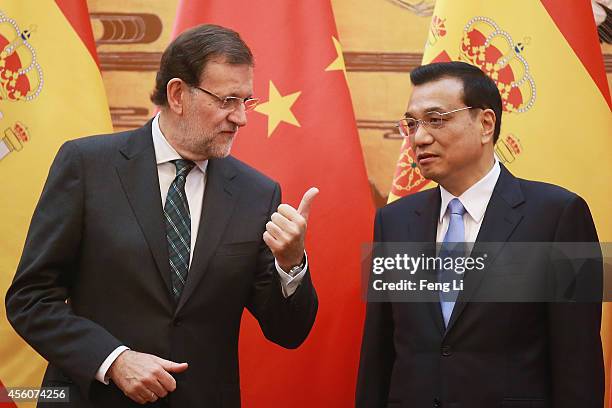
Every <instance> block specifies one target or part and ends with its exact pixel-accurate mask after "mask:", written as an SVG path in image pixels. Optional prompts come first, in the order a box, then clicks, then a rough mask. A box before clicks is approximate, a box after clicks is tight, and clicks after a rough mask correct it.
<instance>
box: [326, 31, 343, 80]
mask: <svg viewBox="0 0 612 408" xmlns="http://www.w3.org/2000/svg"><path fill="white" fill-rule="evenodd" d="M332 41H333V42H334V48H335V49H336V59H335V60H333V61H332V63H331V64H329V65H328V66H327V68H325V71H342V72H343V73H344V79H346V66H345V65H344V55H343V54H342V46H341V45H340V41H338V40H337V39H336V37H333V36H332Z"/></svg>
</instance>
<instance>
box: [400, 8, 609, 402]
mask: <svg viewBox="0 0 612 408" xmlns="http://www.w3.org/2000/svg"><path fill="white" fill-rule="evenodd" d="M450 60H459V61H464V62H467V63H470V64H473V65H476V66H478V67H479V68H480V69H482V70H483V71H484V72H485V73H487V74H488V75H489V76H490V77H491V78H492V79H493V80H494V81H495V83H496V84H497V86H498V88H499V90H500V93H501V96H502V102H503V110H504V113H503V121H502V128H501V134H500V137H499V140H498V142H497V145H496V148H495V153H496V155H497V157H498V158H499V160H500V161H501V162H502V163H504V164H505V165H506V166H507V167H508V168H509V169H510V171H512V172H513V173H514V174H515V175H517V176H519V177H523V178H528V179H534V180H540V181H546V182H550V183H554V184H558V185H561V186H563V187H565V188H567V189H569V190H571V191H574V192H576V193H577V194H579V195H581V196H582V197H583V198H584V199H585V200H586V201H587V202H588V204H589V207H590V209H591V212H592V214H593V218H594V220H595V224H596V226H597V231H598V234H599V238H600V241H601V242H610V241H611V240H612V217H611V216H610V197H612V183H610V175H611V174H612V160H611V159H612V157H611V154H612V138H611V137H610V135H611V130H612V115H610V107H611V102H610V93H609V88H608V82H607V78H606V73H605V69H604V64H603V58H602V54H601V48H600V45H599V42H598V38H597V29H596V26H595V21H594V18H593V11H592V9H591V2H590V1H588V0H578V1H573V0H539V1H534V0H516V1H497V2H491V1H488V2H487V1H480V0H466V1H461V2H459V1H454V0H438V1H437V2H436V6H435V10H434V15H433V17H432V20H431V26H430V30H429V35H428V38H427V44H426V47H425V52H424V55H423V64H427V63H430V62H437V61H450ZM432 184H433V182H430V181H429V180H426V179H424V178H423V177H422V176H421V174H420V173H419V170H418V168H417V167H416V164H415V161H414V156H413V153H412V151H411V149H410V148H409V146H408V145H407V144H406V143H404V145H403V146H402V149H401V153H400V158H399V160H398V163H397V167H396V172H395V176H394V180H393V185H392V188H391V194H390V197H389V199H390V201H393V200H395V199H397V198H399V197H402V196H404V195H407V194H410V193H413V192H416V191H419V190H421V189H423V188H427V187H429V186H431V185H432ZM609 306H610V305H609V304H607V303H606V304H605V305H604V319H603V323H602V341H603V347H604V356H605V366H606V373H607V384H610V375H609V372H610V361H611V360H610V359H611V356H612V308H609ZM608 398H609V397H608Z"/></svg>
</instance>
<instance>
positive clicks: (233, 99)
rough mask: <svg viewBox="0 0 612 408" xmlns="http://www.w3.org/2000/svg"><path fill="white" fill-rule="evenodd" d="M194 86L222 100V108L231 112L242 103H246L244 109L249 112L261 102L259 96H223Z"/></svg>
mask: <svg viewBox="0 0 612 408" xmlns="http://www.w3.org/2000/svg"><path fill="white" fill-rule="evenodd" d="M193 88H195V89H197V90H200V91H202V92H204V93H205V94H208V95H210V96H212V97H214V98H216V99H217V100H218V101H219V102H221V109H225V110H227V111H230V112H233V111H235V110H236V109H238V107H239V106H240V104H244V110H245V111H246V112H248V111H251V110H253V109H255V107H256V106H257V104H258V103H259V99H257V98H239V97H237V96H226V97H224V98H222V97H220V96H219V95H217V94H216V93H214V92H211V91H209V90H206V89H204V88H200V87H199V86H194V87H193Z"/></svg>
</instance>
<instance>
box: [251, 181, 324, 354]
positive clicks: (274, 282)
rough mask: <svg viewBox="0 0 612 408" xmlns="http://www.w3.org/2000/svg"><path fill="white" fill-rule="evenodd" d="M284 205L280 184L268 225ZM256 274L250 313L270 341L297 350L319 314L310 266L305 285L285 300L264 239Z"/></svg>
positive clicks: (272, 257)
mask: <svg viewBox="0 0 612 408" xmlns="http://www.w3.org/2000/svg"><path fill="white" fill-rule="evenodd" d="M280 203H281V190H280V186H279V185H278V184H276V186H275V188H274V192H273V194H272V199H271V201H270V205H269V207H268V214H267V219H266V222H267V220H268V219H270V216H271V215H272V214H273V213H274V211H276V208H278V206H279V204H280ZM264 225H265V222H264ZM262 234H263V231H262ZM255 273H256V277H255V281H254V284H253V288H252V291H251V296H250V299H249V302H248V304H247V308H248V310H249V311H250V312H251V314H253V316H254V317H255V318H256V319H257V321H258V322H259V326H260V327H261V329H262V331H263V333H264V336H265V337H266V338H267V339H268V340H270V341H272V342H274V343H276V344H278V345H280V346H282V347H285V348H290V349H292V348H297V347H298V346H299V345H300V344H302V343H303V342H304V340H306V337H307V336H308V333H310V329H311V328H312V326H313V324H314V321H315V317H316V315H317V308H318V300H317V294H316V291H315V288H314V286H313V284H312V280H311V278H310V269H309V267H306V271H305V272H304V274H303V277H302V279H301V282H300V284H299V286H297V288H296V289H295V291H294V292H293V294H291V295H290V296H288V297H285V296H284V295H283V291H282V288H281V283H280V278H279V274H278V272H277V271H276V266H275V261H274V256H273V255H272V252H271V251H270V248H268V246H267V245H266V243H265V242H264V241H263V236H262V239H261V242H260V247H259V255H258V259H257V265H256V272H255Z"/></svg>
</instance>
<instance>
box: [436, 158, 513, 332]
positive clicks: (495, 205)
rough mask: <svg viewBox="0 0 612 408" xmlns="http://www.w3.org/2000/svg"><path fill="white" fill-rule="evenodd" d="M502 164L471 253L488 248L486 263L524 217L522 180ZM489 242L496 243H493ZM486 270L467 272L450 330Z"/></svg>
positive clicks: (495, 254)
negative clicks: (520, 181) (522, 211)
mask: <svg viewBox="0 0 612 408" xmlns="http://www.w3.org/2000/svg"><path fill="white" fill-rule="evenodd" d="M500 166H501V172H500V175H499V179H498V180H497V184H496V185H495V189H494V190H493V194H492V195H491V200H489V204H488V205H487V210H486V212H485V215H484V219H483V220H482V225H481V226H480V230H479V232H478V237H477V238H476V242H475V244H474V248H473V250H472V254H471V256H472V257H477V256H479V255H478V254H480V253H485V252H486V254H487V264H492V263H493V261H494V260H495V257H497V255H498V254H499V251H500V250H501V248H502V247H503V244H502V243H504V242H507V241H508V239H509V238H510V236H511V235H512V232H513V231H514V230H515V228H516V226H517V225H518V224H519V223H520V221H521V219H522V218H523V215H522V214H521V212H520V211H519V210H518V208H517V207H518V206H520V205H521V204H522V203H523V202H524V201H525V199H524V197H523V193H522V191H521V188H520V185H519V182H518V180H517V179H516V178H515V177H514V176H513V175H512V174H511V173H510V172H509V171H508V170H507V169H506V168H505V167H504V166H503V165H501V164H500ZM488 243H493V245H491V244H488ZM495 243H499V245H495ZM485 273H486V268H484V269H483V270H480V271H479V270H477V269H474V270H471V271H470V272H469V273H466V274H465V276H464V279H463V287H464V290H463V291H462V292H460V293H459V297H458V298H457V303H456V304H455V307H454V309H453V313H452V315H451V319H450V321H449V323H448V328H447V330H446V332H447V333H448V331H450V329H451V328H452V327H453V325H454V324H455V322H456V321H457V319H458V318H459V316H460V315H461V313H462V312H463V310H464V309H465V306H466V303H467V302H469V301H470V299H471V298H472V296H473V295H474V292H475V291H476V290H477V289H478V286H479V285H480V282H481V281H482V278H483V277H484V275H485Z"/></svg>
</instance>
